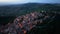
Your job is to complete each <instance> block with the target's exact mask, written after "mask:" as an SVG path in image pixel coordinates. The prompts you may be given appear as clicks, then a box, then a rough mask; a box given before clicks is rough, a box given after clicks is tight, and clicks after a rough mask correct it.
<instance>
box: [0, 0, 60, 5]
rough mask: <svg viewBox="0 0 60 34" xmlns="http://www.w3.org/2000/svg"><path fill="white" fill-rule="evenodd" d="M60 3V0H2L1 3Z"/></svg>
mask: <svg viewBox="0 0 60 34" xmlns="http://www.w3.org/2000/svg"><path fill="white" fill-rule="evenodd" d="M29 2H34V3H35V2H36V3H60V0H0V5H7V4H21V3H29Z"/></svg>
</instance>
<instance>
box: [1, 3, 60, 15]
mask: <svg viewBox="0 0 60 34" xmlns="http://www.w3.org/2000/svg"><path fill="white" fill-rule="evenodd" d="M41 10H44V11H60V4H45V3H26V4H16V5H7V6H0V16H19V15H23V14H26V13H30V12H33V11H41Z"/></svg>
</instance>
